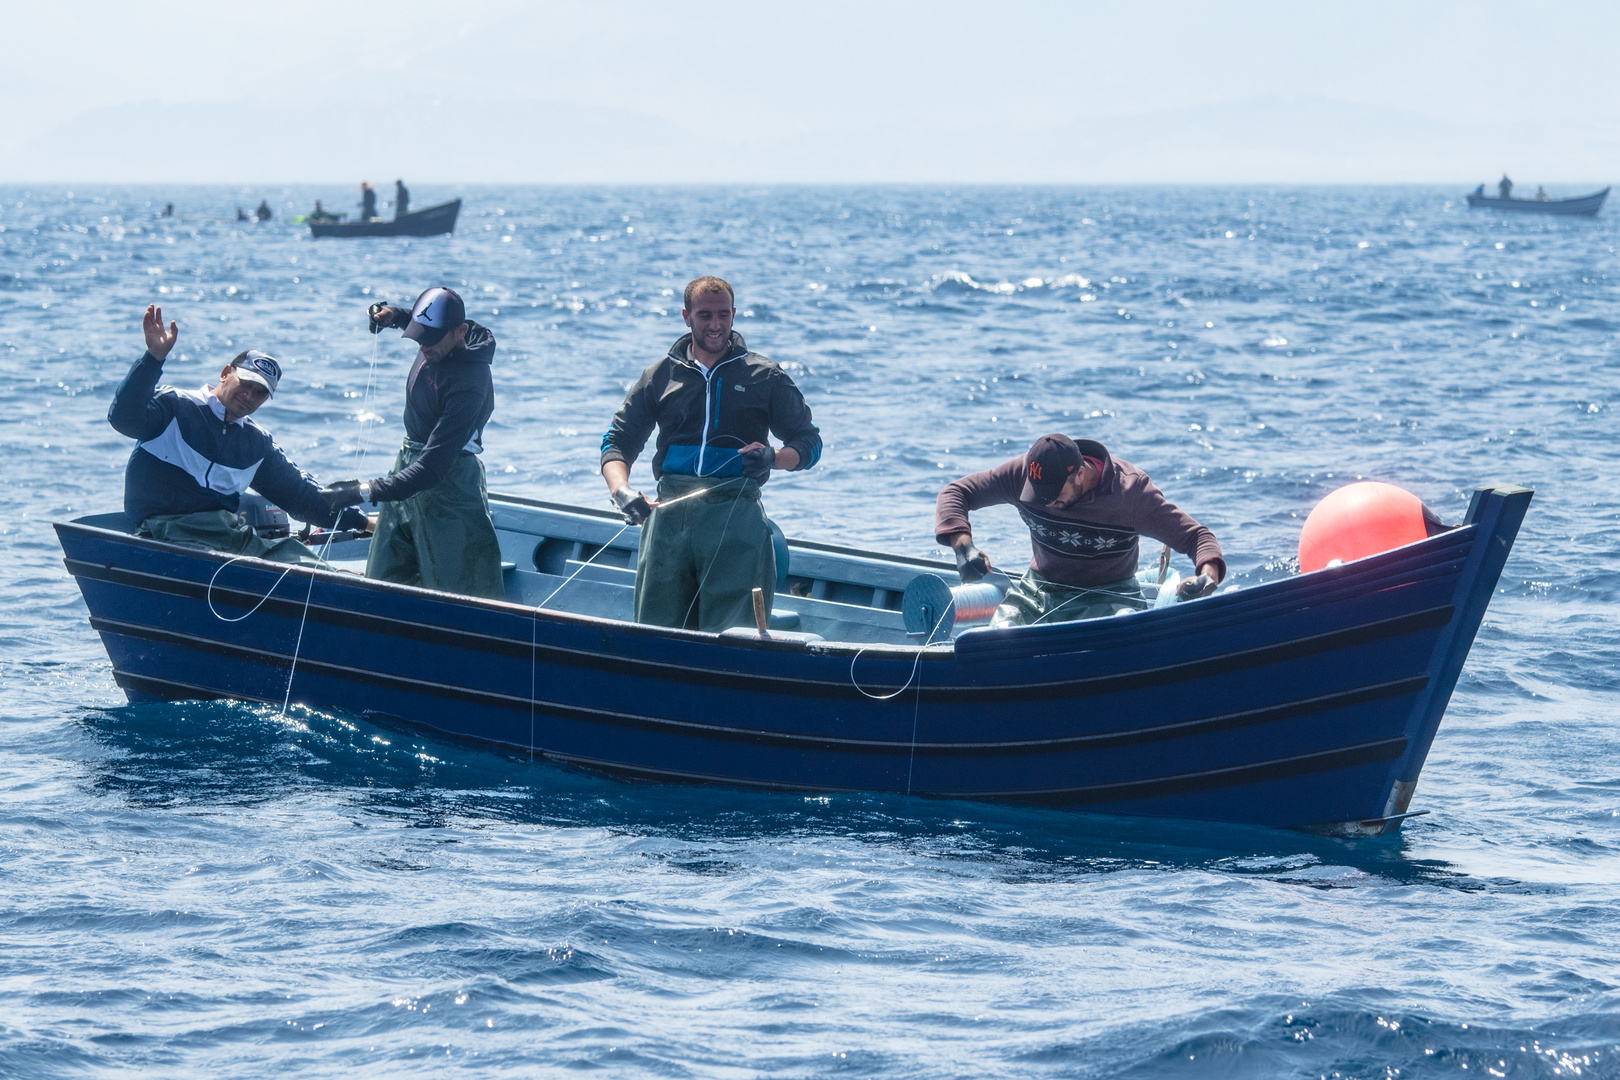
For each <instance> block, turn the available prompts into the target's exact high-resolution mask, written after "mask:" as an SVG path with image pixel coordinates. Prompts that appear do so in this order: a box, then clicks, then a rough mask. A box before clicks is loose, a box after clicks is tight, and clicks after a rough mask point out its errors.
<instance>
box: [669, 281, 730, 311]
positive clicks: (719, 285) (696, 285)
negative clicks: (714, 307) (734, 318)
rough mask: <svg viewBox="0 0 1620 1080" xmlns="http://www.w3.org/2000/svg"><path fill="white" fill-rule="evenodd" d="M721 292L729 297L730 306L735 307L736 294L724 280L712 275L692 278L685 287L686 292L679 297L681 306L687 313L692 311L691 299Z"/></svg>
mask: <svg viewBox="0 0 1620 1080" xmlns="http://www.w3.org/2000/svg"><path fill="white" fill-rule="evenodd" d="M711 292H723V293H725V294H726V295H727V296H729V297H731V306H732V307H736V306H737V294H736V292H735V291H734V290H733V289H732V287H731V283H730V282H728V281H726V279H725V278H717V277H715V276H714V275H713V274H705V275H703V276H702V277H700V278H693V279H692V280H691V281H689V282H688V283H687V285H686V292H685V294H684V295H682V297H681V306H682V307H684V308H685V309H686V310H687V311H691V310H692V297H694V296H702V295H703V294H704V293H711Z"/></svg>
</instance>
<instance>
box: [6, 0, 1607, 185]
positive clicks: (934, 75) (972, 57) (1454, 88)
mask: <svg viewBox="0 0 1620 1080" xmlns="http://www.w3.org/2000/svg"><path fill="white" fill-rule="evenodd" d="M7 22H8V25H7V30H6V34H5V44H4V45H3V46H0V48H3V49H4V62H3V63H0V106H3V107H4V109H5V115H6V116H7V117H8V125H7V130H6V132H5V133H4V134H0V180H6V179H63V180H73V179H87V180H88V179H107V180H113V179H152V178H161V179H170V180H185V179H245V178H265V179H279V180H299V179H332V178H335V177H339V176H346V175H349V173H350V172H351V171H352V169H353V168H355V167H357V166H359V165H360V163H361V162H362V161H369V160H371V159H372V158H373V157H377V156H379V153H380V151H379V150H378V146H383V147H387V146H388V145H389V144H390V141H392V142H395V143H399V144H400V147H399V149H398V152H397V153H396V154H394V155H393V159H397V160H398V162H399V164H400V166H401V167H402V168H403V167H404V166H405V165H407V164H408V165H409V166H410V167H412V168H413V169H417V170H421V169H423V168H426V169H428V171H430V172H437V173H441V174H442V175H440V176H437V177H436V179H446V180H450V179H462V180H469V181H476V180H483V179H496V180H514V179H534V180H556V179H619V180H635V179H643V180H653V181H656V180H703V179H707V180H726V179H794V178H797V177H800V176H802V177H804V178H806V179H849V180H882V179H908V180H910V179H927V178H937V179H942V180H958V179H1011V180H1016V179H1031V180H1052V179H1074V180H1084V181H1096V180H1110V179H1113V180H1144V179H1159V180H1186V181H1199V180H1223V179H1237V178H1240V177H1238V176H1235V175H1232V174H1233V170H1236V171H1237V172H1238V173H1242V172H1243V171H1244V170H1245V169H1247V170H1249V171H1250V172H1252V173H1253V174H1254V175H1253V176H1251V177H1249V178H1251V179H1276V180H1291V179H1334V178H1345V179H1357V180H1364V179H1388V180H1421V179H1447V180H1450V179H1458V180H1463V179H1474V178H1475V174H1476V173H1478V174H1479V175H1478V177H1477V178H1478V179H1487V178H1492V177H1490V176H1487V172H1488V171H1489V170H1492V169H1495V170H1500V169H1502V168H1517V169H1519V170H1520V171H1521V173H1526V174H1529V173H1535V174H1536V175H1537V176H1538V177H1541V178H1545V179H1560V178H1567V179H1570V180H1589V179H1590V180H1601V179H1604V178H1605V177H1606V176H1608V175H1609V173H1610V172H1612V171H1615V166H1616V165H1620V156H1617V151H1620V142H1617V140H1616V136H1615V135H1614V134H1611V133H1613V132H1616V131H1620V79H1616V78H1615V76H1614V74H1613V70H1614V60H1613V52H1614V48H1615V46H1616V45H1617V44H1620V5H1616V4H1613V3H1569V4H1563V5H1558V6H1557V7H1556V8H1550V7H1547V6H1545V5H1535V4H1530V3H1513V2H1495V3H1492V2H1488V0H1478V2H1470V3H1439V2H1437V3H1423V4H1414V3H1411V2H1410V0H1406V2H1402V3H1361V4H1355V5H1347V4H1321V3H1300V2H1297V0H1296V2H1289V3H1266V2H1251V3H1231V4H1217V3H1207V2H1205V3H1183V2H1168V3H1140V4H1121V3H1118V2H1117V0H1116V2H1113V3H1106V4H1104V3H1083V2H1068V3H1016V2H1012V3H1009V2H1002V3H997V4H989V3H957V2H948V0H947V2H941V0H931V2H928V3H885V2H883V0H865V2H843V0H839V2H830V3H813V4H810V3H806V4H775V3H760V2H755V3H733V2H729V0H706V2H704V3H700V4H685V5H682V4H672V3H667V2H664V3H644V2H639V0H637V2H628V3H572V2H559V3H518V2H510V0H461V2H457V3H443V2H439V3H431V4H430V3H419V2H416V0H392V2H379V3H371V4H366V5H353V4H345V3H336V2H331V0H324V2H307V0H292V2H282V3H276V4H270V5H252V6H249V5H226V4H220V3H218V0H211V2H208V3H192V2H180V3H163V2H156V3H143V4H139V5H134V4H128V3H104V2H88V3H76V4H75V3H64V4H55V5H47V4H32V5H12V6H11V7H10V9H9V10H8V13H7ZM434 102H438V103H439V105H438V108H437V109H434V108H433V103H434ZM119 106H123V107H124V108H122V109H120V108H117V107H119ZM209 107H212V108H209ZM233 115H234V116H235V117H236V118H237V119H236V120H234V121H233V119H232V117H233ZM559 124H560V125H562V126H561V127H559V126H558V125H559ZM368 125H369V126H370V127H372V128H374V129H375V132H374V135H375V139H374V140H372V141H368V140H367V139H365V138H362V137H361V135H360V134H357V132H358V133H364V132H365V131H366V130H367V126H368ZM237 127H240V128H244V129H246V134H244V133H243V132H240V131H238V132H231V131H229V130H228V129H232V128H237ZM447 129H448V130H447ZM458 130H459V131H461V132H462V133H463V134H466V135H467V136H468V137H469V138H475V139H476V140H477V141H478V143H479V145H478V147H477V148H476V151H475V152H474V153H472V154H470V155H467V156H466V159H465V160H464V161H463V163H462V165H461V172H460V173H458V172H457V167H456V165H455V164H454V163H453V161H445V162H444V165H443V167H442V168H437V167H435V163H434V162H433V161H432V160H431V159H430V158H429V157H427V156H425V155H424V153H423V148H422V147H421V146H420V145H419V144H420V142H421V141H423V140H435V139H437V140H439V141H440V142H441V143H444V144H450V143H452V142H453V141H454V139H455V137H456V135H457V133H458ZM216 135H218V136H219V137H220V138H224V139H225V140H226V141H225V142H224V143H220V144H217V145H215V146H214V147H213V151H214V152H213V153H210V152H209V149H210V147H209V146H208V145H199V144H210V143H214V142H215V136H216ZM250 136H251V137H250ZM232 138H235V139H236V141H235V142H232V141H230V140H231V139H232ZM255 138H256V139H258V141H257V142H255V141H254V139H255ZM376 140H380V142H377V141H376ZM1088 140H1089V141H1088ZM407 142H409V143H411V145H410V146H406V145H405V144H406V143H407ZM362 143H364V144H365V145H364V146H363V147H362V146H361V144H362ZM1476 154H1477V161H1476V160H1475V156H1474V155H1476ZM381 156H383V157H389V156H390V155H389V154H387V153H382V154H381ZM451 156H452V155H445V154H443V153H442V152H441V154H440V157H451ZM239 157H247V158H252V159H255V160H247V161H244V160H239V159H238V158H239ZM222 158H230V159H231V160H221V159H222ZM393 159H391V160H390V161H379V162H378V164H377V166H376V171H377V172H378V174H379V175H381V173H382V172H385V171H390V169H389V166H390V165H392V164H393ZM469 173H470V174H471V175H469ZM1268 173H1269V174H1270V175H1268ZM1318 173H1320V174H1322V175H1320V176H1318V175H1317V174H1318ZM1453 173H1455V174H1456V175H1455V176H1453V175H1452V174H1453ZM1527 178H1528V177H1527Z"/></svg>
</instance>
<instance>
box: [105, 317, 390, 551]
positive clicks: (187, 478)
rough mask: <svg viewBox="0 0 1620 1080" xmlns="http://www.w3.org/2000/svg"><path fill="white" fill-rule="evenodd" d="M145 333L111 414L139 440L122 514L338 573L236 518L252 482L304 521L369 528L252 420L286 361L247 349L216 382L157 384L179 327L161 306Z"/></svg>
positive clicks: (155, 533)
mask: <svg viewBox="0 0 1620 1080" xmlns="http://www.w3.org/2000/svg"><path fill="white" fill-rule="evenodd" d="M141 329H142V331H143V332H144V333H145V335H146V352H145V353H143V354H142V355H141V358H140V359H139V360H137V361H135V366H134V367H132V368H130V369H129V374H128V375H125V376H124V381H123V382H121V383H119V384H118V389H117V390H115V391H114V392H113V400H112V406H111V408H109V409H108V410H107V421H108V422H109V423H110V424H112V426H113V427H114V428H115V429H116V430H117V431H118V433H119V434H120V435H127V436H129V437H130V438H131V439H139V440H140V441H139V442H138V443H136V444H135V450H134V452H133V453H131V454H130V455H129V464H128V465H127V466H126V467H125V469H124V513H125V514H126V515H127V516H128V517H129V519H130V520H131V521H132V522H135V523H137V525H138V526H139V528H138V534H139V535H141V536H150V537H152V538H153V539H154V540H164V541H167V542H169V543H171V544H185V545H186V546H188V547H201V548H208V549H210V550H213V551H224V552H227V553H229V554H231V555H252V556H256V557H258V558H261V559H273V560H275V561H276V562H290V563H301V564H303V565H305V566H318V567H322V568H324V569H331V567H329V566H327V564H326V563H325V562H324V561H322V560H321V559H320V558H319V557H318V556H317V555H316V554H315V553H314V552H313V551H311V550H309V548H307V547H305V546H304V545H303V544H300V543H299V542H298V541H297V540H294V539H292V538H291V537H284V538H282V539H280V540H267V539H265V538H263V537H261V536H260V535H259V534H258V533H256V532H254V531H253V530H252V529H250V528H249V527H248V526H247V524H246V523H245V522H244V521H243V520H242V519H241V517H239V516H238V514H237V508H238V506H239V505H240V503H241V499H242V493H243V492H244V491H246V490H247V489H248V488H250V487H251V488H252V489H253V490H254V491H257V492H258V493H259V494H261V495H263V496H264V497H265V498H267V499H269V500H270V501H271V502H273V503H275V504H276V505H277V506H279V507H281V508H282V509H283V510H286V511H287V512H288V513H289V514H291V515H292V516H293V517H295V518H298V519H299V520H300V521H307V522H311V523H313V524H316V525H322V526H326V527H328V528H330V527H332V526H333V525H336V526H337V527H338V528H340V529H351V530H354V531H356V532H369V531H370V522H369V521H367V519H366V516H365V515H364V514H362V513H361V512H360V511H358V510H354V509H346V510H344V511H343V512H342V513H339V512H337V511H336V510H334V509H332V508H331V507H329V506H328V505H327V503H326V500H325V499H323V498H321V488H320V485H318V484H317V483H315V481H314V479H313V478H311V477H310V476H309V474H308V473H305V472H303V471H301V470H300V469H299V468H298V466H297V465H294V464H293V463H292V462H291V461H289V460H287V455H286V454H285V453H283V452H282V450H281V447H279V446H277V445H276V442H275V440H274V439H272V438H271V437H270V433H269V432H268V431H266V430H264V428H262V427H260V426H259V425H258V424H257V423H256V422H255V421H253V420H250V419H249V417H250V416H251V415H252V414H253V413H254V412H255V411H256V410H257V409H258V408H259V406H260V405H263V404H264V403H265V402H266V401H268V400H270V397H271V395H272V394H274V393H275V392H276V385H277V383H278V382H280V380H281V365H280V364H279V363H277V362H276V360H275V358H274V357H272V356H270V355H269V354H267V353H262V352H260V351H258V350H257V349H249V350H247V351H246V352H243V353H239V354H237V355H236V356H235V357H234V358H233V359H232V360H231V362H230V363H229V364H227V365H225V367H224V369H223V370H221V371H220V373H219V383H218V385H216V386H204V387H203V388H202V389H200V390H179V389H176V388H175V387H172V386H160V385H159V384H158V380H159V379H160V378H161V377H162V375H163V361H164V360H165V359H166V358H167V357H168V355H169V352H170V350H172V349H173V348H174V343H175V341H176V340H177V339H178V338H179V336H180V328H179V327H178V326H177V325H175V324H174V323H172V322H171V323H169V328H168V330H167V331H165V330H164V329H163V310H162V309H161V308H159V307H158V306H157V305H155V304H154V305H152V306H149V307H148V308H147V309H146V315H145V317H144V318H143V319H142V320H141Z"/></svg>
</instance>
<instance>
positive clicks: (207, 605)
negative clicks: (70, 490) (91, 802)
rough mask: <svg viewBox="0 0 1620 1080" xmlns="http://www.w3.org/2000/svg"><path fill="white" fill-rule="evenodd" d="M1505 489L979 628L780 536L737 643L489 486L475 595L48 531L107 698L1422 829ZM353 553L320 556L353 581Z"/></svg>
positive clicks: (1220, 812)
mask: <svg viewBox="0 0 1620 1080" xmlns="http://www.w3.org/2000/svg"><path fill="white" fill-rule="evenodd" d="M1530 497H1531V493H1530V492H1529V491H1527V490H1525V489H1523V488H1516V487H1509V486H1493V487H1483V488H1480V489H1479V490H1477V491H1476V492H1475V493H1474V498H1473V502H1472V503H1471V504H1470V506H1469V509H1468V515H1467V517H1466V519H1465V520H1464V522H1463V524H1462V525H1461V526H1460V527H1458V528H1455V529H1451V530H1449V531H1446V532H1443V533H1440V534H1439V535H1436V536H1432V537H1429V538H1427V539H1424V540H1419V541H1417V542H1415V543H1411V544H1407V545H1406V546H1404V547H1399V548H1395V549H1394V550H1391V551H1387V552H1384V553H1383V554H1380V555H1374V556H1369V557H1367V558H1364V559H1358V560H1356V561H1354V562H1349V563H1345V564H1343V565H1340V566H1335V567H1329V568H1327V569H1324V570H1318V571H1315V572H1314V573H1307V574H1300V575H1298V576H1295V577H1288V578H1281V579H1279V580H1276V581H1268V582H1264V583H1262V584H1258V585H1254V586H1249V587H1245V588H1243V589H1241V590H1236V591H1230V592H1222V593H1217V594H1216V595H1214V596H1210V597H1206V598H1204V599H1201V600H1197V601H1194V602H1191V603H1184V604H1170V605H1168V606H1167V607H1163V608H1155V609H1153V610H1147V611H1140V612H1135V613H1132V614H1130V615H1126V616H1123V617H1118V618H1108V619H1094V620H1091V621H1088V622H1069V623H1055V624H1052V625H1047V626H1021V627H1010V628H1003V629H988V628H984V627H978V628H972V627H965V626H963V625H962V622H963V613H962V612H961V611H954V612H953V608H954V606H955V601H953V600H951V599H949V598H950V597H952V596H953V595H954V594H952V593H951V591H950V589H949V588H948V586H949V585H950V584H951V583H952V582H954V581H955V580H956V579H957V573H956V568H955V567H954V566H952V565H951V564H950V563H944V562H935V561H932V560H927V559H917V558H909V557H905V556H900V555H888V554H884V553H881V552H875V551H865V550H858V549H853V548H843V547H836V546H834V545H831V544H825V543H818V542H814V541H809V540H788V539H786V538H781V539H780V542H779V545H778V551H779V555H778V564H777V565H778V567H779V570H778V573H779V574H780V575H781V576H782V579H783V580H782V584H781V585H780V586H779V587H778V588H779V591H778V592H777V593H776V596H775V599H774V602H773V603H772V604H771V609H772V610H771V611H770V614H769V615H768V616H764V615H763V613H762V617H761V621H767V619H768V622H769V624H770V626H769V630H768V631H767V632H761V631H760V630H758V629H757V628H749V629H738V630H728V631H726V632H725V633H723V634H712V633H706V632H699V631H694V630H673V629H667V628H665V627H660V626H644V625H641V624H638V623H634V622H631V621H630V618H631V612H632V595H633V593H634V585H635V569H634V565H635V560H636V556H637V545H638V542H639V537H638V536H636V535H635V532H636V530H634V529H626V528H624V527H623V523H622V521H621V520H620V518H619V516H618V515H617V514H614V513H609V512H607V511H600V510H594V509H588V508H585V507H576V506H568V505H563V504H557V503H545V502H538V501H535V500H531V499H523V498H518V497H516V496H501V495H495V494H491V496H490V500H489V502H490V509H491V511H492V515H493V518H494V523H495V528H496V532H497V534H498V535H499V537H500V544H501V552H502V555H503V556H504V557H505V558H506V559H507V560H508V561H507V563H506V595H505V598H504V599H502V600H480V599H475V598H473V597H466V596H452V595H450V594H448V593H442V592H432V591H429V590H427V589H419V588H413V587H411V586H408V585H395V584H390V583H388V582H382V581H372V580H369V579H366V578H362V577H359V576H357V575H355V574H350V573H341V572H332V571H321V570H312V569H306V568H304V567H288V566H286V565H283V564H279V563H269V562H264V561H261V560H259V559H252V558H240V557H238V558H232V557H230V556H228V555H225V554H223V553H219V552H209V551H199V550H197V549H195V548H188V547H181V546H179V545H176V544H169V543H163V542H160V541H157V540H151V539H147V538H144V537H140V536H136V535H134V534H133V531H134V530H133V527H132V526H131V524H130V523H129V522H128V521H125V520H124V518H123V515H121V514H107V515H100V516H93V517H87V518H81V519H80V520H78V521H74V522H58V523H57V525H56V532H57V536H58V537H59V538H60V540H61V543H62V548H63V553H64V554H65V555H66V556H67V568H68V571H69V573H71V574H73V575H74V577H75V578H77V580H78V583H79V588H80V589H81V590H82V591H83V593H84V600H85V604H86V606H87V607H88V608H89V613H90V625H91V626H93V627H94V628H95V629H96V630H98V631H99V632H100V633H101V638H102V641H103V642H104V643H105V645H106V648H107V654H108V656H109V657H110V658H111V660H112V669H113V678H114V679H115V680H116V681H117V683H118V685H119V686H121V687H123V689H124V691H125V693H126V694H127V695H128V696H129V699H130V700H131V701H153V700H164V699H197V698H221V697H223V698H234V699H236V700H239V701H262V702H271V703H275V704H280V703H282V702H283V701H285V700H289V699H290V700H291V701H295V702H300V703H304V704H308V705H310V706H313V707H315V708H319V709H338V710H343V711H345V712H348V713H350V714H352V715H356V716H369V717H371V718H373V719H375V720H378V721H380V722H386V723H393V724H403V725H407V726H410V727H417V728H423V729H427V730H431V731H436V732H440V733H443V734H445V735H448V736H451V737H455V738H468V739H475V740H481V741H484V742H488V743H494V744H496V745H500V746H505V747H509V748H514V749H517V750H519V751H522V752H526V753H534V754H538V755H543V756H544V757H546V758H549V759H551V760H553V761H557V762H561V763H564V764H569V765H577V766H583V767H587V768H592V769H600V770H603V771H606V772H610V773H618V774H621V775H626V776H632V777H640V778H643V779H652V780H669V781H677V780H678V781H700V782H705V783H716V784H731V785H738V786H743V787H752V788H764V789H770V790H777V791H804V792H828V791H884V792H896V793H900V792H905V793H909V794H914V795H928V796H934V797H938V798H947V799H983V800H993V801H1006V802H1023V803H1037V804H1045V805H1049V806H1072V807H1084V808H1087V809H1090V810H1097V811H1104V812H1109V813H1117V814H1135V815H1144V816H1149V817H1179V818H1203V819H1209V820H1216V821H1232V822H1245V823H1249V824H1256V825H1281V826H1293V827H1299V828H1310V829H1315V830H1319V831H1323V832H1328V833H1335V834H1340V835H1374V834H1378V833H1384V832H1393V831H1394V830H1395V829H1397V828H1399V826H1400V823H1401V822H1402V821H1403V820H1405V819H1406V818H1407V817H1409V816H1411V815H1412V814H1413V813H1421V812H1422V811H1413V810H1411V809H1410V807H1409V804H1410V802H1411V799H1412V793H1413V790H1414V789H1415V788H1416V786H1417V779H1418V773H1419V771H1420V770H1421V769H1422V767H1423V761H1424V758H1425V757H1426V756H1427V754H1428V752H1429V745H1430V743H1431V742H1432V741H1433V740H1434V737H1435V732H1436V730H1437V729H1438V728H1439V726H1440V719H1441V717H1442V716H1443V715H1444V713H1445V710H1446V703H1447V702H1448V701H1449V700H1450V699H1451V693H1452V690H1453V688H1454V687H1455V686H1456V685H1457V678H1458V676H1459V674H1460V673H1461V671H1462V666H1463V661H1464V660H1465V659H1466V658H1467V656H1468V650H1469V646H1471V645H1472V644H1473V641H1474V635H1475V633H1476V632H1477V631H1478V630H1479V626H1480V622H1481V620H1482V619H1483V618H1484V616H1485V607H1486V605H1487V604H1488V603H1489V602H1490V599H1491V594H1492V593H1493V592H1494V591H1495V590H1496V583H1497V580H1498V578H1499V577H1500V575H1501V572H1502V565H1503V563H1504V561H1505V560H1506V559H1507V556H1508V551H1509V549H1510V548H1511V547H1512V545H1513V540H1514V537H1515V535H1516V534H1517V533H1518V530H1519V523H1520V521H1521V519H1522V518H1523V517H1524V514H1525V510H1526V508H1527V507H1528V506H1529V503H1530ZM368 544H369V540H367V539H350V540H346V541H336V542H334V543H333V545H332V546H331V548H330V549H328V555H329V557H330V558H331V559H333V560H335V561H336V562H337V564H338V565H339V566H347V567H350V568H358V567H360V566H362V565H363V563H364V559H365V558H366V553H367V546H368ZM975 587H976V586H968V588H975ZM562 594H565V595H562ZM559 595H561V599H557V598H558V597H559ZM930 595H934V596H936V597H937V600H935V601H933V603H934V607H933V608H932V609H930V608H929V607H928V606H927V605H928V603H929V601H928V597H929V596H930ZM914 600H916V601H919V602H920V606H915V605H914V603H913V601H914ZM249 616H251V618H250V617H249ZM952 621H954V622H955V624H956V625H955V626H947V627H946V630H945V635H944V636H943V638H942V639H941V640H935V638H936V632H937V631H938V629H939V627H940V626H941V625H943V624H945V623H949V622H952Z"/></svg>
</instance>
